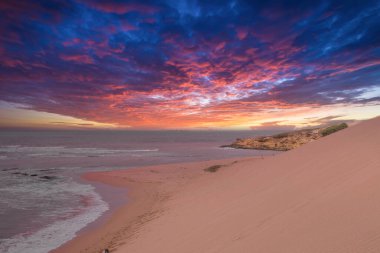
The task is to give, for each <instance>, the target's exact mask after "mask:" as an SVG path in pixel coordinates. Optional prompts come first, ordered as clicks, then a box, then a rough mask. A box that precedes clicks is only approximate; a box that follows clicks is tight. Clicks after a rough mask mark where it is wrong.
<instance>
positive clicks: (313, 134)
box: [222, 123, 348, 151]
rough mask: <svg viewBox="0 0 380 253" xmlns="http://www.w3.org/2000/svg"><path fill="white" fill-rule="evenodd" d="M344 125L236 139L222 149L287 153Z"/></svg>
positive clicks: (344, 124)
mask: <svg viewBox="0 0 380 253" xmlns="http://www.w3.org/2000/svg"><path fill="white" fill-rule="evenodd" d="M347 127H348V126H347V124H346V123H341V124H337V125H332V126H328V127H322V128H313V129H302V130H298V131H293V132H287V133H280V134H276V135H272V136H259V137H252V138H245V139H236V141H235V142H234V143H232V144H230V145H224V146H222V147H230V148H242V149H259V150H276V151H287V150H290V149H294V148H297V147H299V146H301V145H303V144H306V143H308V142H311V141H314V140H317V139H319V138H322V137H324V136H327V135H329V134H332V133H335V132H337V131H339V130H342V129H345V128H347Z"/></svg>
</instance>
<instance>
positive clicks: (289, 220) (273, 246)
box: [53, 118, 380, 253]
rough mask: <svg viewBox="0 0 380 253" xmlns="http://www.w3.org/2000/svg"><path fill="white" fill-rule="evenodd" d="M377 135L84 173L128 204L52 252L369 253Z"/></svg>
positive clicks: (378, 192)
mask: <svg viewBox="0 0 380 253" xmlns="http://www.w3.org/2000/svg"><path fill="white" fill-rule="evenodd" d="M379 127H380V118H375V119H372V120H368V121H364V122H361V123H359V124H357V125H354V126H351V127H349V128H348V129H345V130H342V131H341V132H338V133H335V134H333V135H330V136H327V137H325V138H322V139H320V140H317V141H314V142H311V143H309V144H306V145H304V146H302V147H300V148H297V149H295V150H292V151H288V152H284V153H281V154H278V155H275V156H266V157H262V158H261V157H256V158H237V159H227V160H222V161H221V160H217V161H207V162H200V163H199V162H195V163H185V164H171V165H159V166H151V167H146V168H143V169H141V168H140V169H135V170H124V171H123V170H121V171H110V172H91V173H88V174H86V175H85V176H84V177H85V178H86V179H88V180H93V181H97V182H103V183H106V184H111V185H114V186H117V187H127V189H128V193H127V195H128V196H129V202H128V203H127V204H126V205H124V206H122V207H121V208H119V209H118V210H116V211H115V212H114V213H113V214H112V215H111V217H110V218H109V219H108V220H107V221H105V223H104V224H103V225H102V226H99V227H97V228H94V229H92V230H90V231H88V232H86V233H83V234H82V235H80V236H78V237H77V238H76V239H74V240H72V241H70V242H69V243H67V244H65V245H64V246H63V247H61V248H60V249H58V250H56V251H53V252H99V251H100V250H101V249H102V248H109V249H110V251H111V252H120V253H122V252H169V253H170V252H334V253H336V252H338V253H339V252H342V253H343V252H378V249H379V248H380V240H379V235H380V232H379V231H380V216H379V213H380V204H379V202H378V201H377V200H378V199H379V198H380V187H379V186H378V181H379V179H380V171H379V164H380V158H379V156H378V152H379V150H380V141H379V140H380V133H379V131H378V129H379ZM213 165H223V166H221V167H220V169H219V170H217V171H216V172H206V171H204V169H206V168H208V167H209V166H213Z"/></svg>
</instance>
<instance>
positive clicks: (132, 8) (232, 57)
mask: <svg viewBox="0 0 380 253" xmlns="http://www.w3.org/2000/svg"><path fill="white" fill-rule="evenodd" d="M379 11H380V5H379V3H378V2H377V1H360V3H359V2H355V1H353V2H352V1H349V2H347V1H324V2H310V1H304V2H302V3H299V2H295V1H280V2H278V1H266V2H262V1H243V0H241V1H234V2H230V1H222V2H220V1H217V2H214V1H208V2H205V1H199V2H196V1H184V2H178V1H169V0H168V1H154V2H153V1H128V2H125V1H115V0H114V1H106V2H105V1H84V0H83V1H82V0H81V1H74V0H73V1H33V2H23V1H21V2H20V3H19V4H15V3H14V1H2V3H1V4H0V15H2V17H3V19H2V22H1V24H0V32H1V34H3V36H2V38H1V39H0V55H1V59H0V100H3V101H8V102H13V103H22V104H25V105H27V106H29V107H30V108H32V109H34V110H37V111H45V112H52V113H58V114H62V115H67V116H73V117H77V118H80V119H86V120H94V121H98V122H105V123H115V124H125V125H131V126H134V127H148V126H154V127H164V126H165V125H178V126H183V127H188V126H191V127H210V126H212V125H213V124H214V125H220V126H226V125H228V124H230V125H236V124H243V123H244V124H245V125H248V122H250V121H252V120H253V119H256V118H257V117H258V116H257V115H258V114H260V113H262V112H265V111H271V110H277V109H278V110H281V109H284V110H287V109H290V108H297V107H318V106H319V107H323V106H330V105H336V104H341V105H350V104H361V105H365V104H369V103H378V102H379V99H378V97H377V96H369V97H368V96H367V97H363V94H367V93H366V92H368V90H370V89H372V88H373V87H376V86H378V84H379V81H380V74H379V73H380V61H379V56H380V47H379V45H380V44H379V43H378V42H379V36H378V34H379V32H378V29H379V22H380V21H379V18H378V15H375V14H376V13H378V12H379ZM163 122H164V123H163Z"/></svg>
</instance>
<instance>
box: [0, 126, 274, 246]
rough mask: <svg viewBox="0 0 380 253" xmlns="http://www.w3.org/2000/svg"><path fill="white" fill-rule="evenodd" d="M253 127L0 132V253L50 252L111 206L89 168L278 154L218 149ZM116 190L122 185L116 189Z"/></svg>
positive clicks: (99, 168)
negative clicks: (89, 176)
mask: <svg viewBox="0 0 380 253" xmlns="http://www.w3.org/2000/svg"><path fill="white" fill-rule="evenodd" d="M264 134H270V133H269V132H255V131H106V130H103V131H95V130H94V131H80V130H78V131H63V130H62V131H53V130H45V131H42V130H39V131H38V130H28V131H26V130H17V131H10V130H2V131H0V252H2V253H20V252H28V253H44V252H46V253H47V252H49V251H50V250H52V249H55V248H57V247H58V246H60V245H62V244H63V243H64V242H66V241H68V240H70V239H72V238H73V237H75V235H76V234H77V233H78V232H79V231H80V230H81V229H83V228H85V227H86V226H87V225H89V224H90V223H92V222H93V221H95V220H97V219H98V218H99V217H100V216H101V215H102V214H103V213H105V212H106V211H107V210H109V208H110V203H107V202H106V201H105V200H104V199H103V198H102V196H101V195H99V193H98V192H97V191H96V189H95V187H94V185H91V184H88V183H86V182H84V181H83V180H79V176H80V174H82V173H84V172H88V171H104V170H115V169H127V168H133V167H139V166H145V165H153V164H166V163H176V162H191V161H204V160H214V159H223V158H229V157H244V156H262V155H273V154H275V153H276V152H272V151H255V150H237V149H230V148H220V146H221V145H224V144H230V143H231V142H233V141H234V140H235V139H236V138H244V137H249V136H257V135H264ZM115 191H116V190H115Z"/></svg>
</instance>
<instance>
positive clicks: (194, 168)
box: [50, 157, 262, 253]
mask: <svg viewBox="0 0 380 253" xmlns="http://www.w3.org/2000/svg"><path fill="white" fill-rule="evenodd" d="M257 159H260V160H261V159H262V158H260V157H237V158H228V159H222V160H208V161H196V162H186V163H174V164H160V165H151V166H144V167H136V168H129V169H124V170H112V171H104V172H87V173H84V174H82V175H81V179H80V180H81V181H82V180H83V181H85V182H86V183H90V184H91V185H93V186H94V187H95V189H96V191H97V192H98V194H100V195H101V196H102V198H104V196H105V195H107V194H106V193H105V191H107V188H108V189H110V188H109V187H113V188H114V189H117V188H118V190H117V191H119V190H120V191H119V194H118V196H117V197H115V196H112V198H113V199H110V196H108V197H106V198H105V201H106V202H107V203H108V204H109V205H110V209H109V210H107V211H106V212H105V213H103V214H102V215H101V216H100V217H99V218H98V219H96V220H95V221H93V222H91V223H90V224H88V225H87V226H86V227H84V228H83V229H81V230H80V231H79V232H78V234H77V235H76V236H75V237H74V238H73V239H72V240H70V241H68V242H66V243H64V244H63V245H61V246H60V247H58V248H56V249H54V250H52V251H50V253H65V252H81V253H82V252H83V253H95V252H101V251H102V250H103V249H105V248H108V249H109V250H110V251H111V252H113V251H114V250H116V249H117V248H119V247H120V246H121V245H123V244H124V243H125V241H128V240H129V239H132V238H133V237H134V236H135V235H136V234H137V231H138V230H139V228H140V227H142V226H143V225H144V224H145V223H146V222H148V221H150V220H153V219H155V218H157V217H159V216H160V214H161V213H163V212H164V208H163V206H164V205H163V204H164V203H165V202H166V200H168V199H170V198H171V197H172V196H173V195H174V194H175V192H178V191H180V189H181V188H183V187H184V186H185V185H186V184H187V183H188V182H189V181H191V180H194V179H196V178H198V177H201V176H205V175H207V174H210V172H205V171H204V169H206V168H208V167H209V166H213V165H218V164H222V165H223V167H228V166H229V165H231V164H234V163H236V162H237V161H243V160H257ZM212 174H215V173H212ZM99 185H104V186H105V188H104V189H100V187H99ZM101 188H102V187H101ZM114 189H113V190H114ZM113 190H112V191H113ZM123 192H124V194H123ZM108 195H109V194H108ZM120 197H122V198H123V201H122V202H123V203H119V204H116V205H115V204H113V205H112V204H110V202H112V201H119V202H120V200H115V198H120Z"/></svg>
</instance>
